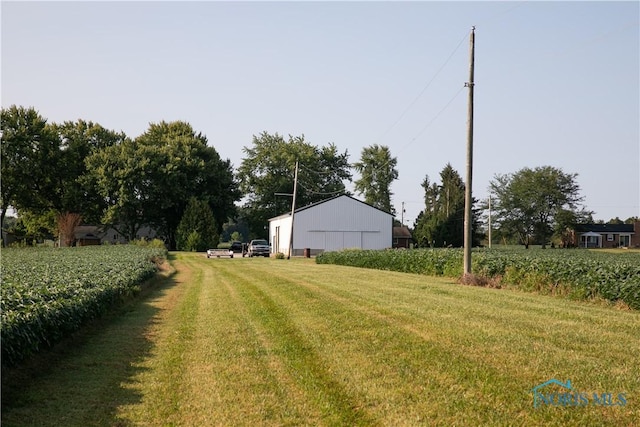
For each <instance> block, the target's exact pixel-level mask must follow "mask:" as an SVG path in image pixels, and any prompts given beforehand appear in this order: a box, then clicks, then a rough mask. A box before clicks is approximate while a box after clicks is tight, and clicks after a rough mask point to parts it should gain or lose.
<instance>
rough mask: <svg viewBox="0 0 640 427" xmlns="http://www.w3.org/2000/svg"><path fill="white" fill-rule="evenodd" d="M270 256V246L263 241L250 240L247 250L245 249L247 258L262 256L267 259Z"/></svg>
mask: <svg viewBox="0 0 640 427" xmlns="http://www.w3.org/2000/svg"><path fill="white" fill-rule="evenodd" d="M270 254H271V246H269V242H267V241H266V240H264V239H256V240H252V241H251V242H250V243H249V248H248V249H247V255H249V257H254V256H264V257H269V255H270Z"/></svg>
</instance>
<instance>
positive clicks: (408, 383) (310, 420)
mask: <svg viewBox="0 0 640 427" xmlns="http://www.w3.org/2000/svg"><path fill="white" fill-rule="evenodd" d="M172 262H173V265H174V267H175V268H176V274H175V275H174V276H173V277H172V278H171V279H166V283H164V284H163V285H161V286H159V287H158V288H157V289H156V291H155V292H153V293H151V294H150V295H148V296H147V298H146V299H143V300H142V301H140V302H139V303H138V304H137V305H136V306H135V307H133V308H131V309H129V310H128V311H127V312H126V313H124V314H123V315H122V316H118V317H117V318H115V319H113V321H111V322H109V323H108V324H107V325H105V326H104V327H103V328H101V329H100V330H97V331H93V332H92V333H91V334H90V335H89V336H88V337H86V338H84V339H83V340H82V342H81V343H79V344H78V346H77V347H76V348H74V349H73V350H72V351H67V352H66V353H65V354H63V355H62V356H61V357H62V359H61V361H58V362H55V363H53V364H52V365H51V367H50V368H49V369H47V370H46V372H44V373H42V374H39V375H38V376H37V377H35V378H29V379H28V380H26V381H25V382H24V383H23V384H22V385H21V386H20V387H17V388H16V389H15V390H12V393H11V399H10V402H8V404H7V405H5V403H4V402H3V414H2V417H3V418H2V422H3V426H4V425H8V426H11V425H14V426H26V425H56V426H59V425H66V426H70V425H122V426H128V425H132V426H133V425H136V426H137V425H140V426H169V425H175V426H214V425H220V426H242V425H277V426H280V425H292V426H298V425H312V426H316V425H331V426H335V425H345V426H353V425H380V426H403V425H443V426H444V425H446V426H453V425H458V426H474V425H478V426H480V425H481V426H488V425H491V426H493V425H504V426H516V425H524V426H531V425H612V426H632V425H638V421H639V420H640V313H638V312H636V311H626V310H620V309H616V308H611V307H606V306H604V305H598V304H594V303H584V302H573V301H568V300H564V299H560V298H553V297H546V296H539V295H533V294H525V293H521V292H517V291H511V290H495V289H485V288H475V287H468V286H462V285H458V284H455V283H454V282H453V281H451V280H449V279H440V278H432V277H425V276H417V275H409V274H402V273H393V272H384V271H377V270H366V269H357V268H351V267H340V266H332V265H316V264H315V262H314V261H313V260H308V259H292V260H276V259H262V258H260V259H249V258H246V259H237V258H236V259H206V258H205V257H204V256H202V254H189V253H178V254H175V255H174V260H173V261H172ZM550 379H557V380H559V381H562V382H565V381H567V380H570V381H571V386H572V388H573V390H572V391H571V392H572V393H575V394H577V396H580V395H582V396H583V397H586V398H587V400H588V404H584V400H582V401H581V400H580V399H579V398H576V400H575V402H582V403H583V404H581V405H578V406H571V405H566V406H563V405H555V406H552V405H539V406H538V407H537V408H536V407H534V399H533V393H532V389H533V388H534V387H535V386H537V385H539V384H541V383H544V382H546V381H547V380H550ZM544 391H545V392H546V393H548V394H552V393H554V392H557V393H564V392H565V391H566V390H563V389H561V388H560V387H559V386H555V385H551V386H548V387H547V388H546V389H545V390H544ZM4 392H5V390H3V400H4ZM594 393H597V395H598V396H600V397H602V395H603V394H607V393H611V396H612V400H611V402H613V403H615V402H618V403H620V400H619V399H618V395H619V394H623V397H624V400H625V403H626V404H624V405H615V404H614V405H602V404H599V405H598V404H596V402H594V401H593V399H592V396H593V394H594ZM605 400H606V399H605ZM605 400H601V402H602V401H605Z"/></svg>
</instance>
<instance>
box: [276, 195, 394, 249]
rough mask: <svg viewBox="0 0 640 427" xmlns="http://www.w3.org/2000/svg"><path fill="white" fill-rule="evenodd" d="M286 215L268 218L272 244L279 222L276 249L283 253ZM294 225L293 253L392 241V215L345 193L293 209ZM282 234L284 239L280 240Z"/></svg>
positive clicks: (376, 246) (373, 246)
mask: <svg viewBox="0 0 640 427" xmlns="http://www.w3.org/2000/svg"><path fill="white" fill-rule="evenodd" d="M290 219H291V217H290V216H285V217H280V218H273V219H272V220H271V221H270V239H271V240H272V245H273V244H274V236H275V235H276V234H277V233H276V232H275V227H277V226H279V227H280V233H279V235H280V241H279V248H280V250H279V251H280V252H283V253H287V251H288V244H289V240H288V238H289V230H290V227H291V222H290ZM294 226H295V231H294V234H293V247H294V255H301V254H302V253H303V251H304V249H305V248H309V249H311V253H312V254H314V255H315V254H317V253H320V252H323V251H333V250H341V249H350V248H360V249H385V248H389V247H391V245H392V230H393V217H392V216H391V215H390V214H388V213H385V212H383V211H380V210H379V209H376V208H374V207H372V206H369V205H367V204H365V203H362V202H360V201H358V200H356V199H353V198H351V197H348V196H341V197H338V198H334V199H330V200H328V201H325V202H322V203H319V204H317V205H313V206H311V207H308V208H302V209H301V210H300V211H296V214H295V219H294ZM285 229H286V230H285ZM285 234H286V236H287V240H286V242H284V244H283V240H282V238H283V236H284V235H285ZM274 248H275V247H274Z"/></svg>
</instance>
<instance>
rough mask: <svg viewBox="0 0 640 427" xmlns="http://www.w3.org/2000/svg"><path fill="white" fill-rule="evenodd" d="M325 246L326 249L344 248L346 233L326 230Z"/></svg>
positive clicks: (336, 249)
mask: <svg viewBox="0 0 640 427" xmlns="http://www.w3.org/2000/svg"><path fill="white" fill-rule="evenodd" d="M324 236H325V247H324V248H322V249H324V250H325V251H339V250H340V249H343V248H344V234H343V233H342V232H340V231H326V232H325V233H324Z"/></svg>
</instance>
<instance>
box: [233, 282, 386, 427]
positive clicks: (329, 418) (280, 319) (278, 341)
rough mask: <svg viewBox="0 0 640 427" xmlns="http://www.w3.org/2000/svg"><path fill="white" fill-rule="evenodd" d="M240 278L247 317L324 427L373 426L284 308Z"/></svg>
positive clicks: (374, 423) (239, 292) (239, 290)
mask: <svg viewBox="0 0 640 427" xmlns="http://www.w3.org/2000/svg"><path fill="white" fill-rule="evenodd" d="M246 277H247V276H244V275H243V280H242V286H239V287H238V295H239V296H240V298H242V299H243V300H244V301H245V306H246V308H247V310H248V312H249V313H250V316H251V317H252V318H253V319H255V321H256V322H257V323H258V324H259V325H260V326H261V327H262V328H263V329H264V334H265V336H266V337H267V339H268V340H269V342H270V343H271V345H270V346H269V347H270V348H271V351H272V353H273V355H274V356H275V357H277V358H279V359H280V362H278V364H279V363H282V364H283V365H284V366H286V367H287V369H288V370H289V375H290V376H291V378H293V380H294V381H295V382H296V383H297V384H298V386H299V387H300V388H302V389H303V390H304V392H305V394H306V397H307V399H309V401H310V403H312V404H313V405H314V407H315V408H316V410H317V411H319V412H320V414H321V424H326V425H349V426H356V425H367V426H371V425H376V421H375V420H374V419H373V418H371V417H370V416H369V415H368V414H367V413H366V411H365V410H364V409H363V408H362V407H361V405H360V402H359V401H358V400H357V399H354V397H353V396H351V395H350V394H349V393H348V392H347V391H346V390H345V388H344V386H343V384H341V383H340V382H338V381H336V380H335V378H334V377H333V376H332V374H331V371H330V369H329V367H328V366H326V364H325V363H324V361H323V359H322V357H320V355H319V354H318V352H317V351H316V348H315V347H314V346H313V345H312V344H311V343H310V342H309V341H308V340H307V339H306V338H305V337H304V336H303V335H302V334H301V333H300V331H299V330H298V328H297V326H296V324H295V323H294V322H293V321H292V320H291V319H290V317H289V315H288V313H287V310H286V308H285V307H282V306H281V305H280V304H278V303H277V302H276V301H274V300H273V299H272V298H271V296H270V295H268V294H267V293H266V292H265V291H263V290H262V288H261V287H260V286H258V285H255V284H254V283H253V282H254V280H253V279H252V280H247V279H246Z"/></svg>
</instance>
